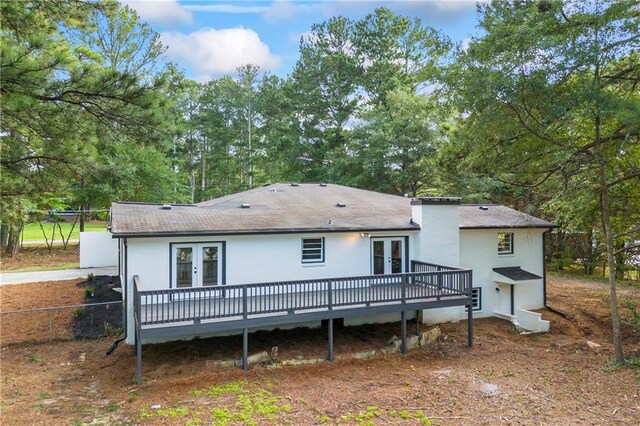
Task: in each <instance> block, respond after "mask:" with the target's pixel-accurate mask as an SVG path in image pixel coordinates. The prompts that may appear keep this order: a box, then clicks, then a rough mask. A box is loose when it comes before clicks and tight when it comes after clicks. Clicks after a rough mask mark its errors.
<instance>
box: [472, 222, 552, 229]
mask: <svg viewBox="0 0 640 426" xmlns="http://www.w3.org/2000/svg"><path fill="white" fill-rule="evenodd" d="M550 228H559V225H556V224H553V223H551V224H548V225H528V226H520V225H518V226H513V225H512V226H505V225H477V226H463V225H460V229H550Z"/></svg>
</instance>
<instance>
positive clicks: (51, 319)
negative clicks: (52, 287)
mask: <svg viewBox="0 0 640 426" xmlns="http://www.w3.org/2000/svg"><path fill="white" fill-rule="evenodd" d="M51 312H52V311H51V310H49V343H51V340H52V339H53V318H52V317H51Z"/></svg>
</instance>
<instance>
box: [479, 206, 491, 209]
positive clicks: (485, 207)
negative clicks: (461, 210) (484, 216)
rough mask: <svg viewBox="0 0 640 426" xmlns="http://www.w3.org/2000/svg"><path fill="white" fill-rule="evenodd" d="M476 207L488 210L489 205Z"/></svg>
mask: <svg viewBox="0 0 640 426" xmlns="http://www.w3.org/2000/svg"><path fill="white" fill-rule="evenodd" d="M478 208H479V209H480V210H489V207H487V206H480V207H478Z"/></svg>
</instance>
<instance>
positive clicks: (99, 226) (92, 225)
mask: <svg viewBox="0 0 640 426" xmlns="http://www.w3.org/2000/svg"><path fill="white" fill-rule="evenodd" d="M53 225H54V224H53V223H50V222H46V223H43V224H42V226H43V228H44V230H45V232H46V235H47V238H51V234H52V233H53ZM72 225H73V224H72V223H67V222H61V223H60V226H61V227H62V233H63V234H64V236H65V238H67V236H68V235H69V232H70V231H71V226H72ZM84 230H85V232H106V231H107V223H106V222H87V223H85V224H84ZM78 238H80V225H79V224H76V226H75V228H74V229H73V232H72V233H71V239H72V240H77V239H78ZM44 239H45V238H44V235H42V229H40V225H39V224H38V223H27V224H26V225H24V229H23V230H22V240H23V241H44ZM54 241H57V242H60V243H62V238H61V237H60V230H59V229H58V228H57V226H56V232H55V237H54Z"/></svg>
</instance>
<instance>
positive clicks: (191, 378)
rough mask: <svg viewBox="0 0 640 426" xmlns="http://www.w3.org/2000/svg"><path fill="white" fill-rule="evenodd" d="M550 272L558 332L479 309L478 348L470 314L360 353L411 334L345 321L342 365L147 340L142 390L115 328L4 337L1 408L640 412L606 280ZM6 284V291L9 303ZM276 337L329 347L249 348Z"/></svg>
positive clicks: (170, 412)
mask: <svg viewBox="0 0 640 426" xmlns="http://www.w3.org/2000/svg"><path fill="white" fill-rule="evenodd" d="M550 281H551V282H550V283H549V305H550V306H552V307H554V308H556V309H558V310H559V311H561V312H563V313H565V314H566V315H567V318H564V317H563V316H560V315H557V314H555V313H553V312H551V311H548V310H543V311H542V312H543V316H544V317H545V318H546V319H550V320H551V322H552V330H551V332H550V333H549V334H544V335H528V336H526V335H519V334H517V333H516V332H515V331H514V330H513V329H512V328H510V327H509V325H508V324H507V323H506V322H504V321H501V320H497V319H485V320H478V321H475V322H474V325H475V346H474V348H472V349H469V348H468V347H467V346H466V323H464V322H461V323H458V324H445V325H442V326H441V328H442V332H443V336H442V337H441V338H440V339H439V340H438V341H437V342H436V343H434V344H432V345H431V346H429V347H427V348H420V349H415V350H413V351H411V352H409V354H407V355H401V354H393V355H387V356H376V357H374V358H372V359H367V360H356V359H353V357H352V356H351V355H352V354H353V353H355V352H359V351H366V350H372V349H380V348H381V347H383V346H385V345H386V341H387V340H388V339H389V338H390V337H391V336H393V335H394V334H395V335H398V334H399V325H398V324H390V325H385V326H379V325H377V326H369V327H358V328H353V329H351V328H349V329H338V330H336V346H335V351H336V355H337V360H336V361H335V362H333V363H322V364H319V365H304V366H285V367H282V366H278V367H276V368H271V367H269V366H267V365H260V366H255V367H252V368H251V369H250V371H249V372H248V373H243V372H242V370H241V369H240V368H238V367H219V366H215V365H214V362H215V361H219V360H224V359H229V358H237V357H239V355H240V351H241V341H240V338H239V337H227V338H217V339H202V340H198V341H194V342H179V343H171V344H165V345H147V346H145V347H144V352H143V359H144V364H143V379H144V385H143V387H142V388H141V389H136V388H135V386H134V376H135V357H134V354H133V351H132V349H131V348H130V347H127V346H126V345H122V344H121V345H120V346H119V347H118V348H117V349H116V350H115V351H114V352H113V353H112V354H111V355H108V356H107V355H105V351H106V350H107V349H108V348H109V346H111V344H112V342H113V341H112V340H86V341H72V342H54V343H52V344H23V345H4V343H3V346H2V349H1V352H0V354H1V355H0V360H1V362H2V364H1V373H2V389H1V393H0V395H1V399H2V403H1V405H0V408H1V410H2V418H1V420H2V423H3V424H42V425H50V424H83V423H91V422H94V423H97V424H122V423H130V424H180V425H182V424H194V425H195V424H220V425H224V424H296V425H298V424H433V425H440V424H446V425H449V424H453V425H456V424H473V425H477V424H614V423H615V424H637V423H638V419H639V418H640V395H639V394H640V375H639V371H640V370H639V369H638V367H635V368H634V367H614V366H612V365H611V359H612V352H613V351H612V347H611V344H610V343H609V342H610V336H611V331H610V320H608V306H609V304H608V298H607V290H606V287H605V286H604V285H603V284H599V283H593V282H585V281H578V280H573V279H559V278H552V279H551V280H550ZM39 285H40V284H33V285H31V286H39ZM25 286H30V285H25ZM16 287H19V286H16ZM25 288H26V287H25ZM65 293H66V291H65ZM6 294H7V293H5V290H4V289H3V290H2V293H0V296H2V299H3V303H4V298H5V296H6ZM620 296H621V299H623V298H629V299H631V300H633V301H634V302H635V303H636V306H637V305H638V304H640V290H639V289H638V288H634V287H628V286H624V287H621V288H620ZM70 297H77V296H75V295H71V293H70ZM3 309H4V306H3ZM622 313H623V314H626V312H625V310H624V309H622ZM4 332H5V330H2V334H3V335H4ZM624 334H625V349H626V355H627V356H628V357H632V356H635V357H640V342H639V338H640V336H639V335H638V334H637V333H635V334H634V333H633V332H632V330H630V329H628V328H625V329H624ZM587 342H592V346H595V345H593V343H595V344H598V345H601V346H600V347H595V348H591V347H590V346H589V344H588V343H587ZM273 346H278V349H279V355H278V359H279V360H288V359H293V358H296V357H302V358H305V359H311V358H321V357H323V356H324V355H325V347H326V337H325V332H324V330H302V331H300V330H292V331H288V332H285V331H280V332H272V333H256V334H251V335H250V352H251V353H256V352H258V351H261V350H270V349H271V348H272V347H273Z"/></svg>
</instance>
